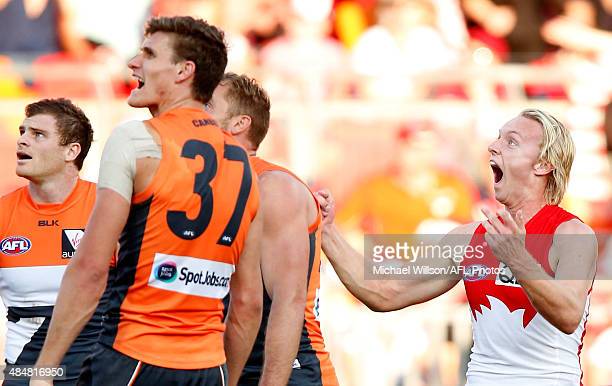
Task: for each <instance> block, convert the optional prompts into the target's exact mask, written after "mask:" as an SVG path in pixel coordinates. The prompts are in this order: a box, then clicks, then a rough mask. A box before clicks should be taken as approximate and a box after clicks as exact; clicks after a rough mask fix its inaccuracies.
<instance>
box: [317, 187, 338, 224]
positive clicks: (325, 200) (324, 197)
mask: <svg viewBox="0 0 612 386" xmlns="http://www.w3.org/2000/svg"><path fill="white" fill-rule="evenodd" d="M315 197H316V198H317V200H318V201H319V206H320V207H321V214H322V215H323V225H327V224H332V223H333V222H334V218H335V217H336V204H335V202H334V197H333V196H332V194H331V192H330V191H329V190H328V189H321V190H319V191H317V192H316V193H315Z"/></svg>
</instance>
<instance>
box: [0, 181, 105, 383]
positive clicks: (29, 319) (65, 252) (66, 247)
mask: <svg viewBox="0 0 612 386" xmlns="http://www.w3.org/2000/svg"><path fill="white" fill-rule="evenodd" d="M95 199H96V185H95V184H94V183H91V182H88V181H84V180H81V179H79V180H78V181H77V184H76V186H75V187H74V189H73V191H72V192H71V193H70V195H69V196H68V197H67V198H66V200H64V202H62V203H58V204H44V203H36V202H34V201H33V200H32V197H31V196H30V193H29V190H28V187H27V186H26V187H22V188H20V189H17V190H16V191H14V192H12V193H10V194H8V195H6V196H4V197H2V198H1V199H0V240H1V241H0V248H1V253H0V295H1V296H2V301H3V302H4V305H5V306H6V308H7V309H8V315H7V319H8V322H7V330H8V331H7V334H6V345H5V358H6V360H7V362H8V363H10V364H20V365H33V364H34V363H35V362H36V360H37V359H38V355H39V353H40V350H41V348H42V345H43V343H44V340H45V337H46V336H47V330H48V328H49V322H50V321H51V315H52V314H53V306H54V305H55V302H56V299H57V294H58V291H59V288H60V284H61V281H62V277H63V275H64V271H65V269H66V266H67V265H68V263H69V262H70V259H71V258H72V257H73V256H74V254H75V251H76V249H77V247H78V245H79V243H80V241H81V237H82V236H83V233H84V230H85V225H86V224H87V221H88V219H89V215H90V213H91V211H92V209H93V206H94V202H95ZM106 301H107V294H106V293H105V295H104V296H103V297H102V299H101V301H100V305H99V306H98V309H97V310H96V312H95V313H94V315H93V317H92V319H91V320H90V322H89V323H88V324H87V325H86V326H85V328H84V329H83V331H82V332H81V334H80V335H79V336H78V337H77V339H76V340H75V342H74V343H73V344H72V346H71V347H70V349H69V351H68V353H67V354H66V356H65V357H64V360H63V361H62V364H63V365H66V370H67V378H68V379H76V378H78V375H79V373H80V370H81V365H82V363H83V360H84V359H85V357H86V356H87V355H89V353H91V351H92V349H93V345H94V344H95V343H96V342H97V340H98V336H99V334H100V331H101V328H102V313H103V312H102V309H103V308H104V307H105V304H106Z"/></svg>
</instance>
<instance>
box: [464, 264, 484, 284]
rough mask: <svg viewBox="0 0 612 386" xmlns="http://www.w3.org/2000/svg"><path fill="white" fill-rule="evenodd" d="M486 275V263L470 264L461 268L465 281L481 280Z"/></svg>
mask: <svg viewBox="0 0 612 386" xmlns="http://www.w3.org/2000/svg"><path fill="white" fill-rule="evenodd" d="M487 275H488V270H487V266H486V265H482V264H472V265H468V266H466V267H464V268H463V280H465V281H478V280H482V279H484V278H485V277H487Z"/></svg>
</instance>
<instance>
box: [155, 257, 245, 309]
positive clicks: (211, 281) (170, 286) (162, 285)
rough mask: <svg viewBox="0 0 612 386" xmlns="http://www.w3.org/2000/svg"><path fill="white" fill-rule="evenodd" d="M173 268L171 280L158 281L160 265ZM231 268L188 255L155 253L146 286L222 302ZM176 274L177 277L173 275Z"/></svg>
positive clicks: (229, 265) (224, 264)
mask: <svg viewBox="0 0 612 386" xmlns="http://www.w3.org/2000/svg"><path fill="white" fill-rule="evenodd" d="M169 265H172V266H175V267H176V268H175V271H174V272H175V274H174V276H173V277H174V278H173V280H162V279H161V278H160V276H159V272H158V271H159V269H158V268H156V267H160V266H169ZM234 269H235V268H234V265H233V264H227V263H221V262H219V261H212V260H206V259H200V258H195V257H190V256H175V255H166V254H163V253H156V254H155V259H154V260H153V267H152V270H151V275H150V276H149V286H151V287H155V288H159V289H163V290H168V291H173V292H180V293H183V294H187V295H195V296H202V297H207V298H215V299H222V298H224V297H225V295H227V294H228V293H229V285H230V278H231V276H232V273H234ZM176 272H178V277H177V276H176Z"/></svg>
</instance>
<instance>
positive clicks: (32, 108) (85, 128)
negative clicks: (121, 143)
mask: <svg viewBox="0 0 612 386" xmlns="http://www.w3.org/2000/svg"><path fill="white" fill-rule="evenodd" d="M40 114H48V115H51V116H52V117H53V118H54V119H55V125H56V126H57V132H58V134H59V137H60V145H61V146H66V145H69V144H71V143H78V144H79V145H81V152H80V153H79V155H78V156H77V158H76V159H75V160H74V164H75V166H76V167H77V168H78V169H79V170H81V168H82V167H83V161H84V160H85V157H87V153H89V149H90V148H91V142H92V141H93V130H92V128H91V123H90V122H89V119H88V118H87V116H86V115H85V113H83V110H81V109H80V108H79V107H77V106H76V105H75V104H74V103H72V102H71V101H70V100H68V99H64V98H58V99H41V100H39V101H38V102H34V103H30V104H29V105H27V106H26V108H25V115H26V117H28V118H29V117H33V116H35V115H40Z"/></svg>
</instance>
